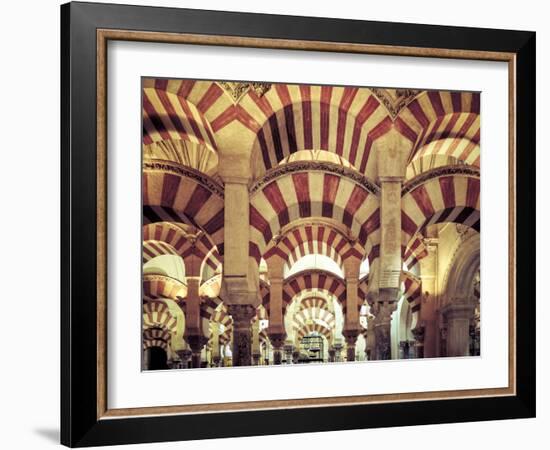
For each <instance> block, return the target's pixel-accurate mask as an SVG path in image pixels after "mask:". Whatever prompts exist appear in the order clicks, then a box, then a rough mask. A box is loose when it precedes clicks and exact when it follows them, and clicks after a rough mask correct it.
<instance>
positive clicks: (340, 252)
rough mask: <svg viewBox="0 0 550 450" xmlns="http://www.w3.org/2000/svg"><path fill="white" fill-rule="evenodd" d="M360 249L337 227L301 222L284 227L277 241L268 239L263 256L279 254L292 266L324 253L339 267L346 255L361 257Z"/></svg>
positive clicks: (265, 257)
mask: <svg viewBox="0 0 550 450" xmlns="http://www.w3.org/2000/svg"><path fill="white" fill-rule="evenodd" d="M363 253H364V251H363V249H362V248H361V246H360V245H358V244H357V243H356V242H355V243H354V242H351V241H350V240H349V239H348V238H347V237H346V236H344V235H343V234H342V233H341V232H340V231H339V230H337V229H336V228H334V227H331V226H328V225H325V224H312V225H301V226H298V227H295V228H292V229H291V230H288V231H287V232H286V233H285V234H284V236H282V237H281V238H280V239H278V241H277V243H275V242H273V241H271V243H270V245H269V247H268V250H267V251H266V252H265V254H264V259H265V260H266V261H268V260H269V258H270V257H272V256H273V255H279V257H281V258H282V259H283V261H285V262H286V264H287V266H288V267H289V268H290V267H292V266H293V265H294V264H295V263H296V262H297V261H298V260H300V259H301V258H303V257H304V256H307V255H324V256H327V257H329V258H330V259H332V260H333V261H335V262H336V263H337V264H338V265H339V266H340V268H341V269H342V270H343V269H344V266H343V261H344V260H345V259H346V258H349V257H350V256H355V257H357V258H358V259H363Z"/></svg>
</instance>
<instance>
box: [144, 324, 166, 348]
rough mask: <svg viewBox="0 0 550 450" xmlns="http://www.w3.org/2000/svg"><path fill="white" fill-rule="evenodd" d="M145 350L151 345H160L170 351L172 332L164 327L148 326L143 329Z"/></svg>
mask: <svg viewBox="0 0 550 450" xmlns="http://www.w3.org/2000/svg"><path fill="white" fill-rule="evenodd" d="M142 342H143V350H145V349H147V348H149V347H160V348H162V349H164V350H165V351H168V346H169V343H170V332H169V331H167V330H166V329H164V328H148V329H146V330H143V339H142Z"/></svg>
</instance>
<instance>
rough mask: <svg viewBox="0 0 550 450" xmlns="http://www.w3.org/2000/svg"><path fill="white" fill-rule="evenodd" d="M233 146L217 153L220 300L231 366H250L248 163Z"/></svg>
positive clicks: (253, 273) (252, 303) (252, 300)
mask: <svg viewBox="0 0 550 450" xmlns="http://www.w3.org/2000/svg"><path fill="white" fill-rule="evenodd" d="M237 145H238V143H237V142H229V143H228V145H227V147H226V148H223V149H220V160H219V164H218V167H219V175H220V177H221V178H222V180H223V182H224V205H225V207H224V228H223V233H224V261H223V279H222V292H221V297H222V298H223V299H224V302H225V303H226V306H227V309H228V311H229V314H230V315H231V317H232V318H233V365H234V366H249V365H251V364H252V349H251V346H252V331H251V320H252V318H254V316H255V315H256V306H257V305H258V303H259V295H258V290H259V284H258V283H259V279H258V277H259V275H258V271H257V266H256V265H255V264H252V263H251V260H250V259H249V255H248V246H249V240H250V198H249V191H248V183H249V181H250V173H249V172H250V162H249V160H248V158H245V157H242V156H240V155H241V154H242V152H240V151H239V147H238V146H237Z"/></svg>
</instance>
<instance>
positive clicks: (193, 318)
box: [184, 276, 208, 368]
mask: <svg viewBox="0 0 550 450" xmlns="http://www.w3.org/2000/svg"><path fill="white" fill-rule="evenodd" d="M199 283H200V280H199V277H197V276H188V277H187V297H186V298H185V334H184V338H185V340H186V341H187V343H188V344H189V347H190V348H191V351H192V353H193V354H192V357H191V361H192V366H193V368H198V367H200V366H201V352H202V348H203V346H204V345H205V344H206V343H207V342H208V338H206V337H205V336H204V335H203V333H202V327H201V298H200V295H199Z"/></svg>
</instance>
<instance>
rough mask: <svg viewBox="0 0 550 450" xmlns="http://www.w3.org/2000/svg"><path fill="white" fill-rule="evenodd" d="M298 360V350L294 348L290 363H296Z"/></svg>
mask: <svg viewBox="0 0 550 450" xmlns="http://www.w3.org/2000/svg"><path fill="white" fill-rule="evenodd" d="M299 361H300V352H299V351H297V350H294V351H293V352H292V364H298V363H299Z"/></svg>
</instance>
